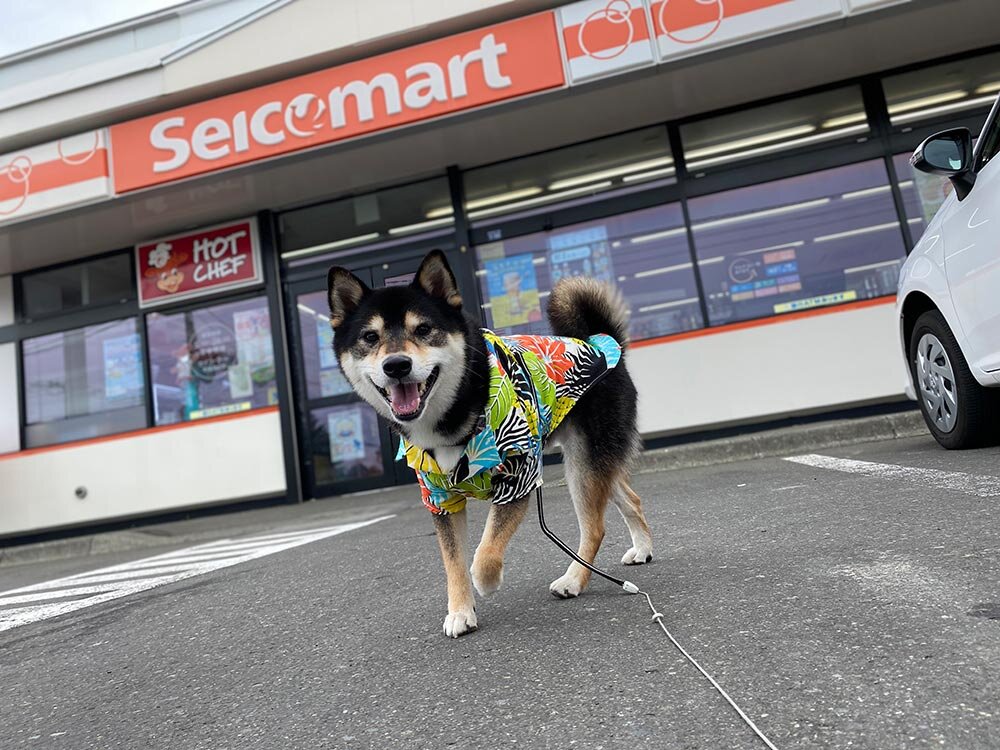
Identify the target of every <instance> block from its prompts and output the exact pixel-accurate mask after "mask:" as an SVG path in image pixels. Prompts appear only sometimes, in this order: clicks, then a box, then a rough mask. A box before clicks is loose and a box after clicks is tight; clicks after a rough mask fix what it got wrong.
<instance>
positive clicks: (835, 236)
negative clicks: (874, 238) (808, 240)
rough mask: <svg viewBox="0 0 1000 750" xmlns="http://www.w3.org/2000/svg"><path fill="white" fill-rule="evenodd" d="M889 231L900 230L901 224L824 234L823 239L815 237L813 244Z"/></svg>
mask: <svg viewBox="0 0 1000 750" xmlns="http://www.w3.org/2000/svg"><path fill="white" fill-rule="evenodd" d="M887 229H899V222H898V221H890V222H889V223H888V224H873V225H872V226H870V227H861V228H860V229H848V230H847V231H846V232H837V233H836V234H824V235H822V236H821V237H813V242H833V241H834V240H843V239H846V238H848V237H857V236H858V235H861V234H872V233H874V232H884V231H885V230H887Z"/></svg>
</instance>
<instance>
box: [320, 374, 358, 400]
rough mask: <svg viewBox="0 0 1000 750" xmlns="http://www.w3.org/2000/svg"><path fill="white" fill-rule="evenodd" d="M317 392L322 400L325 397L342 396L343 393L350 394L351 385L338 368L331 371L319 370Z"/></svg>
mask: <svg viewBox="0 0 1000 750" xmlns="http://www.w3.org/2000/svg"><path fill="white" fill-rule="evenodd" d="M319 392H320V395H321V396H323V397H324V398H326V397H327V396H342V395H343V394H345V393H350V392H351V384H350V383H349V382H348V380H347V378H346V377H344V373H342V372H341V371H340V368H339V367H335V368H333V369H331V370H320V373H319Z"/></svg>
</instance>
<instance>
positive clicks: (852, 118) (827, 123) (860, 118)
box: [820, 112, 868, 130]
mask: <svg viewBox="0 0 1000 750" xmlns="http://www.w3.org/2000/svg"><path fill="white" fill-rule="evenodd" d="M859 122H868V115H867V114H865V113H864V112H853V113H852V114H849V115H841V116H840V117H831V118H830V119H829V120H824V121H823V123H822V124H821V125H820V127H821V128H823V129H824V130H829V129H831V128H842V127H844V126H845V125H854V124H855V123H859Z"/></svg>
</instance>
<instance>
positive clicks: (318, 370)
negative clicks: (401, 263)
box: [296, 274, 412, 399]
mask: <svg viewBox="0 0 1000 750" xmlns="http://www.w3.org/2000/svg"><path fill="white" fill-rule="evenodd" d="M409 275H410V276H412V274H409ZM406 283H409V281H407V282H406ZM386 286H392V285H391V284H386ZM296 304H297V309H298V316H299V332H300V335H301V338H300V341H301V342H302V369H303V373H304V375H305V379H306V394H307V395H308V397H309V398H310V399H317V398H328V397H329V396H342V395H344V394H345V393H350V392H351V384H350V383H349V382H347V378H346V377H344V373H342V372H341V371H340V364H339V363H338V362H337V358H336V357H335V356H334V354H333V329H332V328H330V316H329V315H327V314H326V312H325V311H326V310H328V309H329V305H330V303H329V302H328V301H327V297H326V292H323V291H320V292H310V293H309V294H301V295H299V297H298V299H297V300H296Z"/></svg>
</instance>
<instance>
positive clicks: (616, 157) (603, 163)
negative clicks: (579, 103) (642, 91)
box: [442, 126, 675, 225]
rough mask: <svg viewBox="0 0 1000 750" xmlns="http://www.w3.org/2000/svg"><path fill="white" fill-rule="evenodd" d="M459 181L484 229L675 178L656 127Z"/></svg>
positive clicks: (471, 174) (499, 166) (477, 171)
mask: <svg viewBox="0 0 1000 750" xmlns="http://www.w3.org/2000/svg"><path fill="white" fill-rule="evenodd" d="M464 180H465V210H466V213H467V214H468V216H469V220H470V222H471V223H472V224H473V225H484V224H488V223H490V222H491V220H494V219H495V217H499V216H501V215H504V216H507V217H508V218H509V216H508V215H509V214H512V213H516V214H518V215H522V216H528V215H532V214H538V213H542V212H545V211H549V210H551V207H552V205H553V204H555V203H562V204H564V205H567V203H566V202H569V203H568V204H569V205H572V204H577V203H586V202H589V201H591V200H594V196H596V195H602V196H603V195H604V194H606V193H609V192H611V191H618V192H621V191H624V190H627V189H630V188H634V187H635V186H636V185H645V184H648V183H651V182H657V181H660V182H663V181H665V182H674V180H675V177H674V160H673V157H672V156H671V154H670V143H669V141H668V138H667V130H666V128H664V127H659V126H658V127H653V128H645V129H644V130H636V131H633V132H631V133H623V134H621V135H616V136H612V137H610V138H602V139H600V140H597V141H589V142H587V143H580V144H578V145H575V146H568V147H566V148H560V149H557V150H555V151H548V152H546V153H544V154H535V155H534V156H526V157H523V158H521V159H514V160H512V161H506V162H503V163H501V164H494V165H492V166H489V167H483V168H482V169H473V170H471V171H469V172H467V173H466V174H465V176H464ZM442 210H444V209H442Z"/></svg>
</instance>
